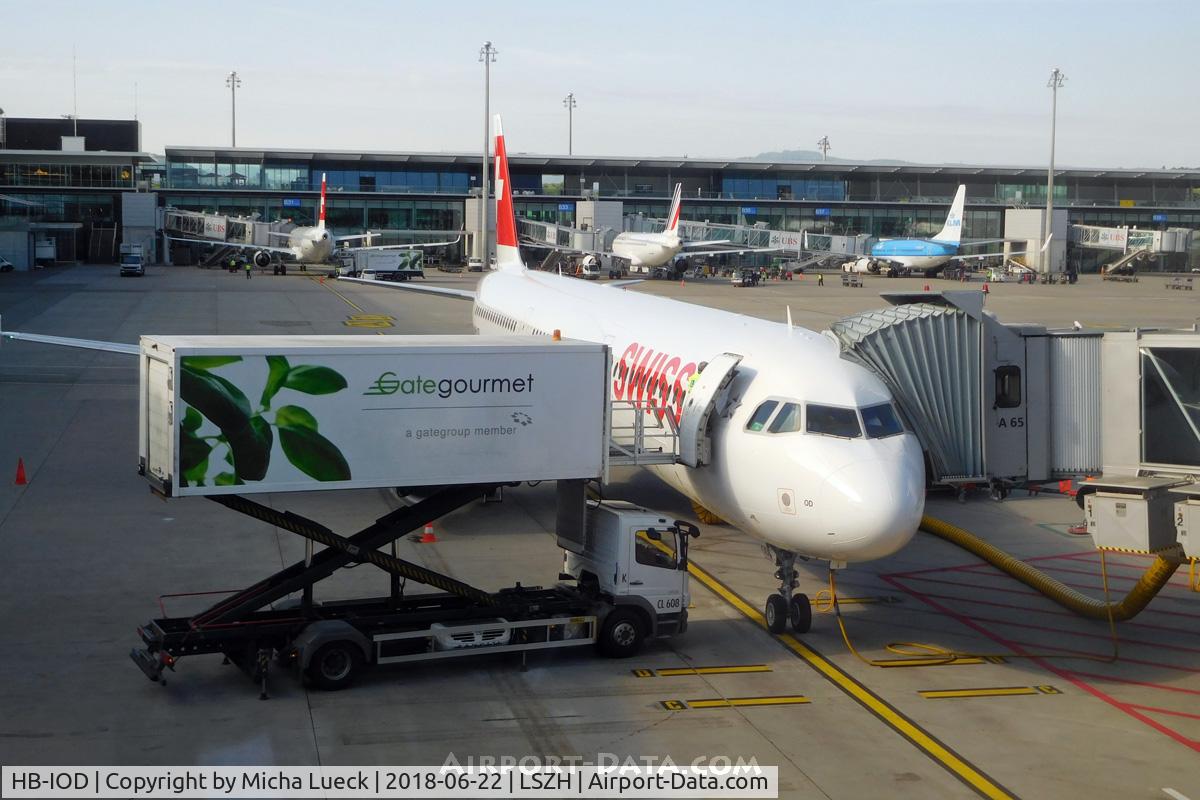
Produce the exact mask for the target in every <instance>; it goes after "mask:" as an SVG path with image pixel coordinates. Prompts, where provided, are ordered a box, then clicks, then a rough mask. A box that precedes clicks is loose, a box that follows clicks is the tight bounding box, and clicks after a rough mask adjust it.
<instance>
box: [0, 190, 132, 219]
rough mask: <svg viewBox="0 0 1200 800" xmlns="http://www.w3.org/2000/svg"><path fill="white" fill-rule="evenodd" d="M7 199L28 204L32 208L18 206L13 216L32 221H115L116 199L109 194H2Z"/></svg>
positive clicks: (117, 201)
mask: <svg viewBox="0 0 1200 800" xmlns="http://www.w3.org/2000/svg"><path fill="white" fill-rule="evenodd" d="M5 195H6V196H7V197H11V198H13V199H15V200H24V201H28V202H29V203H31V204H32V205H23V204H22V205H20V206H17V207H16V208H15V209H14V210H13V211H12V212H10V213H12V214H13V215H14V216H17V217H19V218H21V219H28V220H29V221H31V222H98V223H104V224H112V223H115V222H116V220H117V208H118V203H119V200H118V199H117V196H116V195H112V194H60V193H57V192H55V193H52V194H51V193H42V192H38V193H37V194H23V193H20V192H5Z"/></svg>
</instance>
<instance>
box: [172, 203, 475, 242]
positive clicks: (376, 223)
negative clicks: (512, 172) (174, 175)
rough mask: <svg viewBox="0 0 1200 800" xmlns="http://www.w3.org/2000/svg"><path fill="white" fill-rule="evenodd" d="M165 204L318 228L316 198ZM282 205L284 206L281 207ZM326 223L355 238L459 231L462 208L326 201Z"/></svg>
mask: <svg viewBox="0 0 1200 800" xmlns="http://www.w3.org/2000/svg"><path fill="white" fill-rule="evenodd" d="M292 200H298V203H299V204H298V205H296V204H294V203H292V202H291V201H292ZM164 202H165V203H166V205H169V206H174V207H175V208H181V209H184V210H186V211H205V212H209V213H214V214H228V215H230V216H249V215H251V214H254V213H258V214H259V215H261V218H262V219H266V220H280V219H283V220H291V221H292V222H293V223H295V224H297V225H315V224H316V223H317V200H316V199H315V198H278V197H254V196H248V195H241V196H239V195H228V194H225V195H201V194H168V195H166V196H165V198H164ZM285 202H286V203H287V205H284V203H285ZM325 222H326V224H327V225H329V227H331V228H333V229H334V230H338V231H346V232H354V233H357V232H359V231H363V230H372V231H383V230H426V231H454V230H462V228H463V204H462V201H458V200H384V199H376V198H343V197H330V198H329V199H328V200H327V201H326V204H325Z"/></svg>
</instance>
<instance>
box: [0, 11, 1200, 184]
mask: <svg viewBox="0 0 1200 800" xmlns="http://www.w3.org/2000/svg"><path fill="white" fill-rule="evenodd" d="M0 19H3V21H4V28H5V29H6V31H7V32H8V34H9V35H6V36H5V45H4V48H3V51H2V52H0V108H2V109H3V110H4V112H5V113H6V114H7V115H8V116H13V117H44V116H59V115H62V114H69V113H71V112H72V80H71V76H72V46H74V49H75V54H76V55H75V59H76V64H77V68H76V75H77V84H78V90H77V91H78V101H77V102H78V114H79V115H80V117H97V118H129V117H131V116H133V113H134V99H135V84H136V98H137V115H138V118H139V119H140V120H141V122H142V145H143V149H144V150H146V151H149V152H154V153H162V152H163V148H164V146H166V145H189V146H227V145H228V144H229V142H230V92H229V89H227V88H226V87H225V76H226V75H227V74H228V73H229V72H230V71H231V70H237V72H238V74H239V75H240V76H241V79H242V86H241V88H240V89H239V91H238V94H237V141H238V144H239V145H240V146H248V147H277V148H304V149H310V148H312V149H342V150H432V151H439V150H440V151H476V150H479V149H480V148H481V146H482V141H483V137H484V130H483V82H484V81H483V65H482V64H480V63H479V48H480V46H481V45H482V43H483V42H484V41H485V40H490V41H492V42H494V43H495V47H496V49H497V50H498V56H497V60H496V63H495V64H494V65H493V66H492V78H491V106H492V111H493V112H501V113H502V114H503V115H504V127H505V132H506V134H507V138H508V146H509V150H510V152H514V153H516V152H530V153H547V154H559V153H565V152H566V151H567V136H568V130H567V128H568V125H567V110H566V109H565V108H564V107H563V98H564V97H566V95H567V93H568V92H573V93H574V94H575V97H576V98H577V100H576V102H577V104H578V105H577V107H576V109H575V111H574V152H575V153H577V154H584V155H597V156H600V155H603V156H685V155H686V156H691V157H693V158H696V157H715V158H739V157H746V156H752V155H755V154H757V153H760V152H766V151H776V150H785V149H799V150H814V149H816V142H817V140H818V139H820V138H821V137H823V136H828V137H829V140H830V143H831V145H832V147H831V150H830V155H831V156H838V157H841V158H847V159H873V158H894V159H904V160H907V161H914V162H920V163H971V164H988V165H992V164H1017V165H1042V164H1045V163H1046V161H1047V159H1048V157H1049V149H1050V107H1051V91H1050V89H1048V88H1047V86H1046V83H1047V80H1048V78H1049V75H1050V72H1051V70H1052V69H1053V68H1054V67H1059V68H1061V69H1062V71H1063V72H1064V73H1065V74H1066V76H1067V81H1066V84H1065V85H1064V87H1063V88H1062V89H1061V90H1060V91H1059V93H1058V125H1057V154H1056V164H1058V165H1060V166H1094V167H1102V168H1116V167H1161V166H1168V167H1176V166H1192V167H1195V166H1200V103H1198V102H1197V84H1196V76H1197V75H1200V47H1198V46H1197V44H1196V38H1195V37H1196V34H1197V32H1200V1H1198V0H954V1H953V2H951V1H949V0H840V2H825V3H816V2H811V0H792V2H774V1H773V0H759V2H755V3H733V2H708V0H692V2H656V1H655V0H650V2H644V1H643V2H639V3H635V2H625V0H609V2H605V3H569V2H561V1H560V2H541V0H524V2H520V3H507V4H506V3H500V2H496V1H495V0H493V1H492V2H463V1H461V0H442V1H441V2H438V3H429V2H419V3H418V2H413V3H410V2H382V1H365V0H364V1H361V2H358V1H356V0H344V1H339V2H336V3H331V2H326V3H316V2H307V1H306V0H291V1H290V2H275V1H273V0H264V1H260V2H250V3H247V2H225V0H207V2H204V3H180V2H118V3H112V4H108V5H106V6H104V8H103V10H101V9H100V8H99V7H97V6H96V5H95V4H92V3H84V2H61V1H60V0H39V2H36V3H31V2H28V1H27V0H0Z"/></svg>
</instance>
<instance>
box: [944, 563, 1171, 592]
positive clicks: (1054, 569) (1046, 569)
mask: <svg viewBox="0 0 1200 800" xmlns="http://www.w3.org/2000/svg"><path fill="white" fill-rule="evenodd" d="M1031 560H1032V559H1031ZM980 567H990V568H991V569H995V567H993V566H992V565H991V564H977V565H976V566H974V567H964V568H963V569H962V570H959V571H960V572H970V573H971V574H977V573H976V572H975V570H977V569H979V568H980ZM1038 569H1040V570H1041V571H1042V572H1066V573H1069V574H1071V575H1088V576H1090V577H1093V578H1095V579H1096V580H1097V581H1100V580H1101V576H1100V570H1099V569H1097V570H1095V571H1092V570H1086V569H1071V568H1070V567H1047V566H1044V565H1041V564H1039V565H1038ZM1140 578H1141V576H1140V575H1139V576H1137V577H1136V578H1135V577H1131V576H1129V575H1113V574H1112V573H1111V572H1110V573H1109V575H1108V581H1109V583H1112V582H1113V581H1128V582H1129V583H1137V582H1138V580H1139V579H1140ZM1076 585H1077V584H1076ZM1167 586H1176V587H1178V588H1180V589H1187V588H1188V584H1187V579H1186V578H1185V579H1184V580H1182V581H1176V580H1169V581H1167Z"/></svg>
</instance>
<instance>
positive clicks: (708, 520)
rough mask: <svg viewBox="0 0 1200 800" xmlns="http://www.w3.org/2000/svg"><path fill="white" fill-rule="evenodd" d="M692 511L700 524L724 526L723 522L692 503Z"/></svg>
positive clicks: (705, 509) (697, 504)
mask: <svg viewBox="0 0 1200 800" xmlns="http://www.w3.org/2000/svg"><path fill="white" fill-rule="evenodd" d="M692 511H693V512H695V514H696V519H698V520H700V522H701V523H703V524H705V525H724V524H725V520H723V519H721V518H720V517H718V516H717V515H716V514H714V513H712V512H711V511H709V510H708V509H707V508H705V507H704V506H702V505H700V504H699V503H692Z"/></svg>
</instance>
